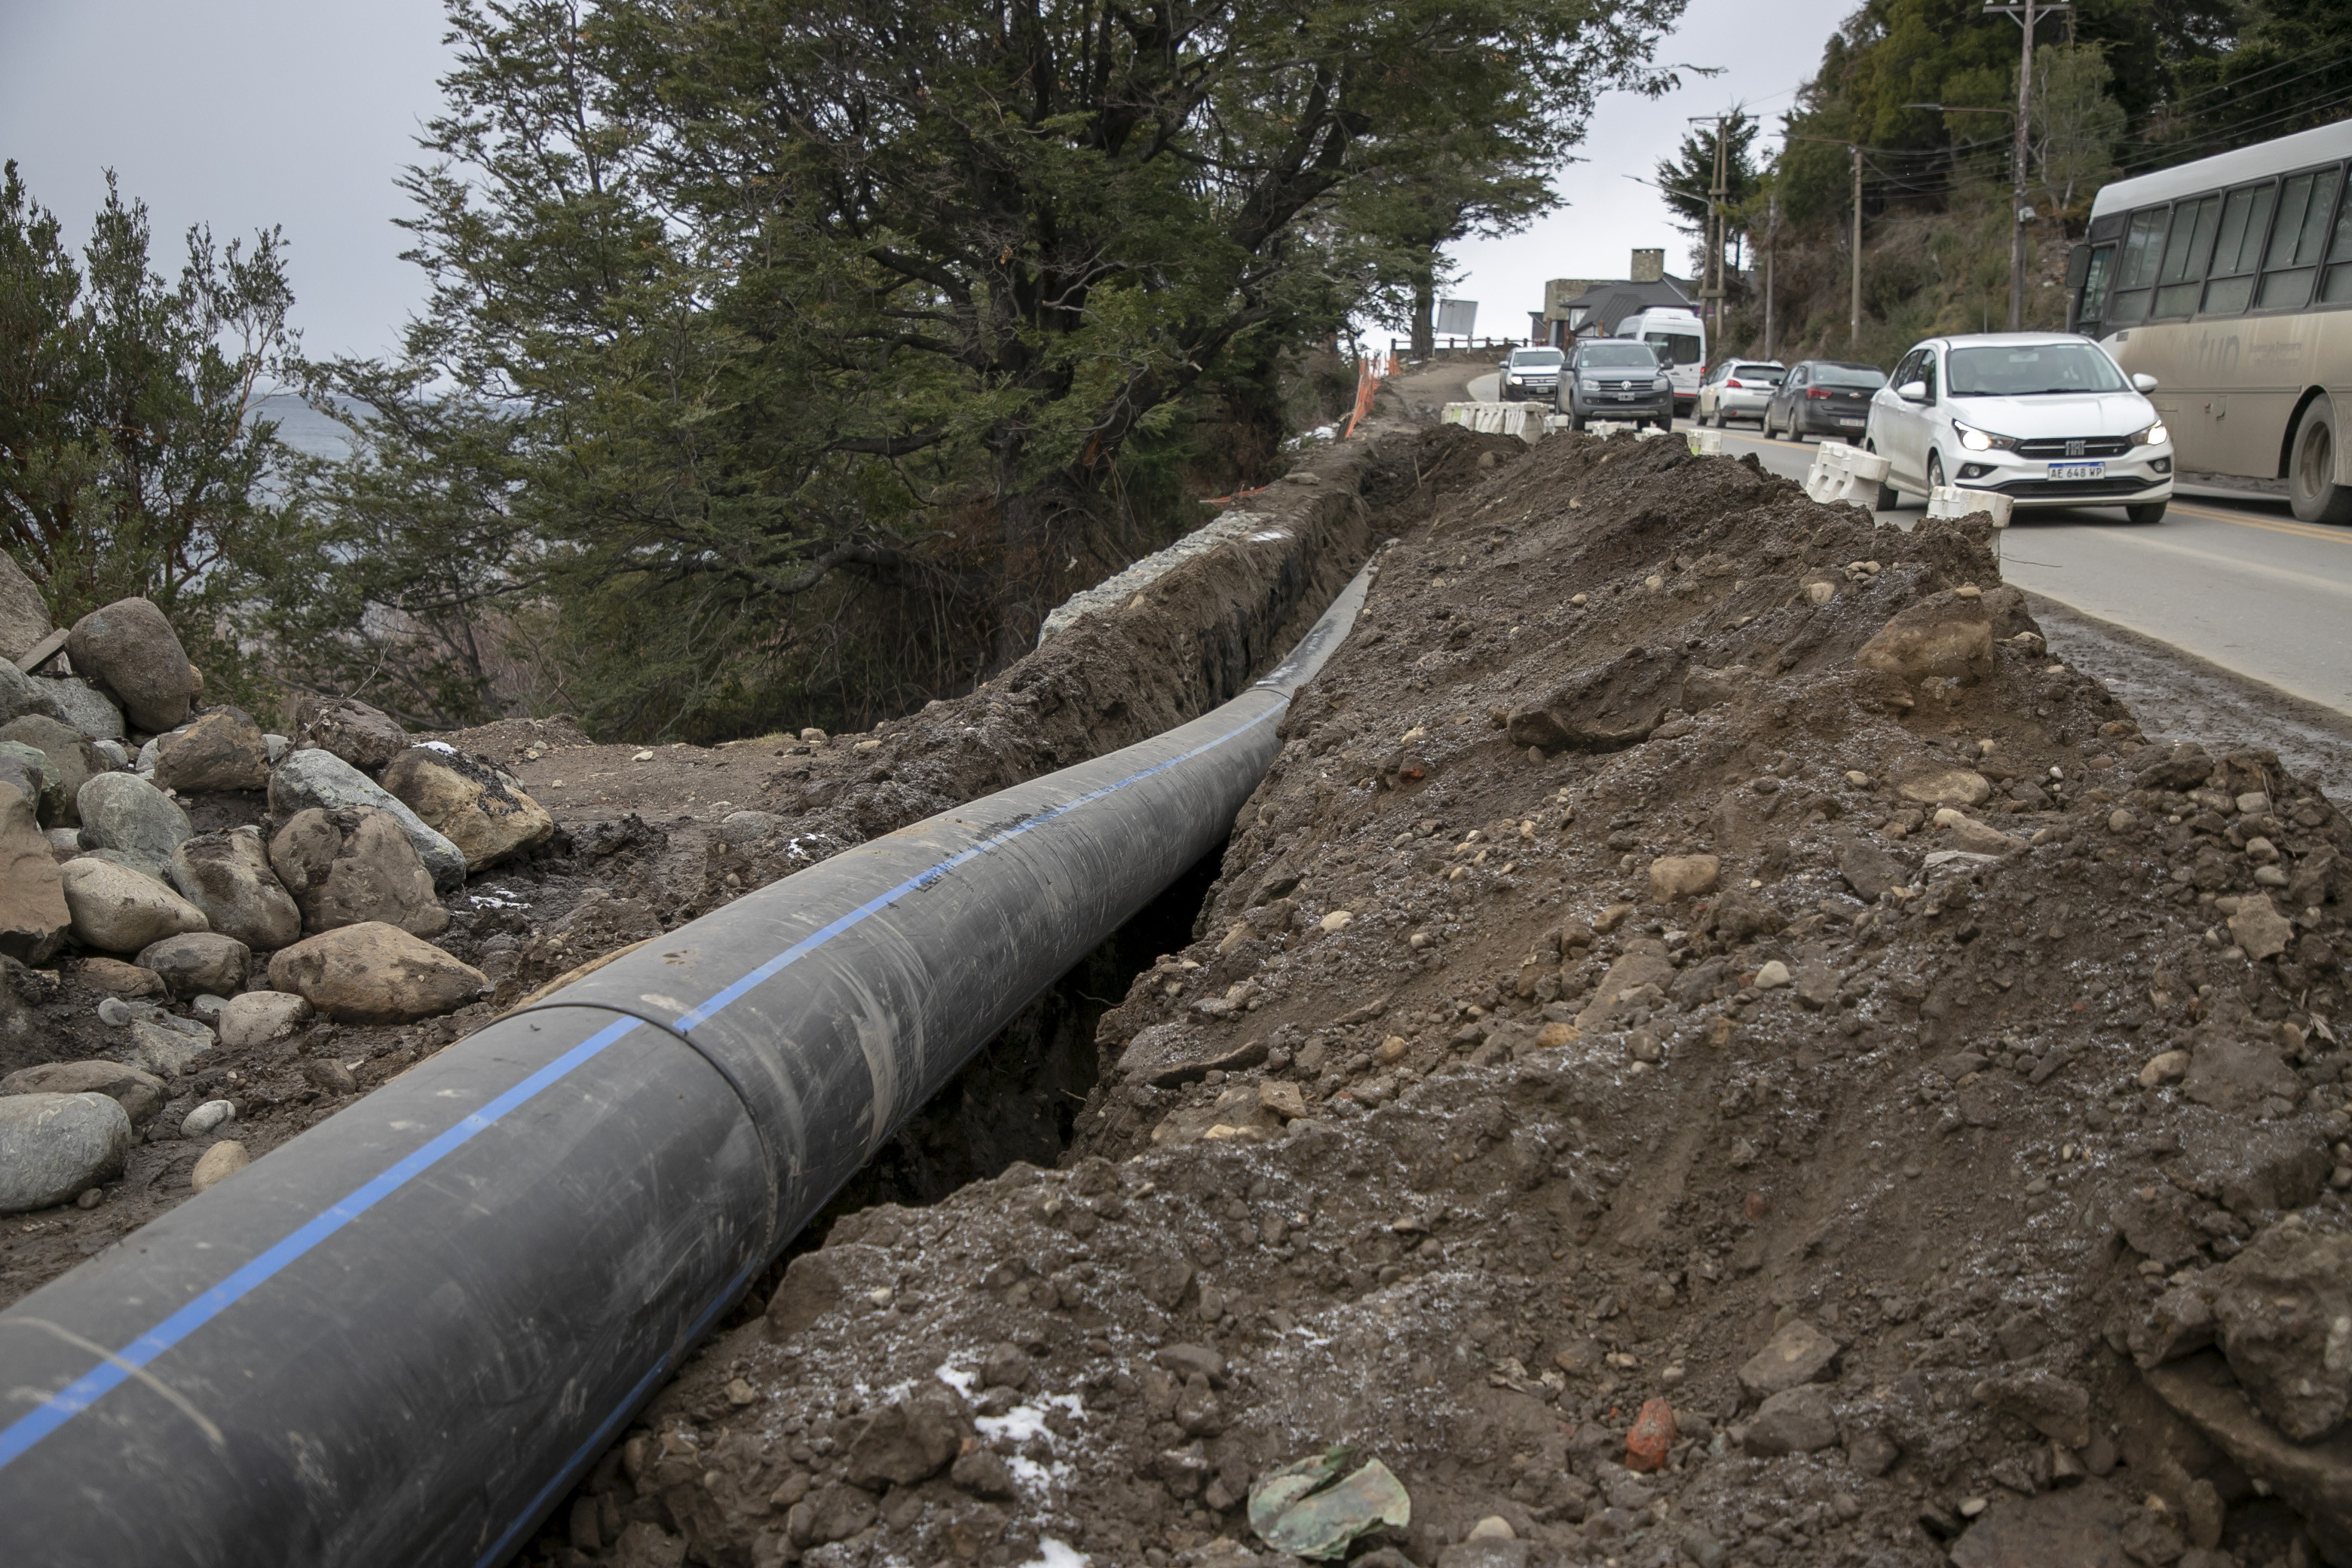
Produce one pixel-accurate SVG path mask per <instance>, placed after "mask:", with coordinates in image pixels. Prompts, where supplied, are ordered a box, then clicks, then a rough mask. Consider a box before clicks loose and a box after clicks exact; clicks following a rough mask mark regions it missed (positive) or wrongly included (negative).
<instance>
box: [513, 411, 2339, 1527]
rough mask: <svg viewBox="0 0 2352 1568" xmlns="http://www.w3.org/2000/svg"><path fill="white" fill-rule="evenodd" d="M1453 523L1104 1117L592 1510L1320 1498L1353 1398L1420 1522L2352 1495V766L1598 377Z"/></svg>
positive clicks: (753, 1343)
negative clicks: (1832, 503)
mask: <svg viewBox="0 0 2352 1568" xmlns="http://www.w3.org/2000/svg"><path fill="white" fill-rule="evenodd" d="M1402 533H1403V535H1404V537H1403V539H1402V542H1401V543H1399V544H1398V545H1396V546H1395V547H1394V548H1393V549H1391V551H1390V552H1389V554H1388V556H1387V558H1386V562H1385V564H1384V567H1383V571H1382V574H1381V579H1380V582H1379V584H1378V585H1377V587H1376V588H1375V591H1374V593H1373V595H1372V597H1371V600H1370V605H1368V608H1367V612H1366V615H1365V616H1364V617H1363V619H1362V620H1361V621H1360V623H1359V626H1358V628H1357V630H1356V632H1355V634H1354V636H1353V637H1351V638H1350V639H1349V643H1348V645H1347V646H1346V647H1345V648H1343V650H1342V651H1341V652H1340V654H1339V656H1338V657H1337V658H1335V659H1334V660H1333V661H1332V663H1331V664H1330V665H1329V666H1328V667H1327V668H1326V669H1325V671H1324V672H1323V674H1322V676H1321V677H1320V678H1319V679H1318V681H1317V682H1316V683H1315V685H1314V686H1313V687H1311V688H1310V689H1308V691H1307V692H1306V693H1305V694H1304V695H1303V696H1302V697H1301V699H1300V700H1299V701H1298V703H1297V705H1296V706H1295V708H1294V710H1292V712H1291V714H1290V715H1289V717H1288V719H1287V720H1286V728H1285V735H1286V742H1287V744H1286V748H1285V750H1284V752H1283V753H1282V756H1281V759H1280V761H1279V762H1278V763H1277V764H1276V767H1275V769H1274V770H1273V771H1272V773H1270V774H1269V776H1268V778H1267V779H1266V781H1265V784H1264V786H1263V788H1262V789H1261V790H1260V791H1259V792H1258V794H1257V795H1256V796H1255V798H1254V799H1253V800H1252V801H1251V802H1250V803H1249V805H1247V806H1246V807H1245V808H1244V811H1243V813H1242V815H1241V817H1240V819H1239V821H1238V822H1237V824H1236V832H1235V834H1234V838H1233V840H1232V842H1231V844H1230V846H1229V848H1228V851H1227V854H1226V856H1225V858H1224V862H1223V868H1222V875H1221V878H1220V879H1219V881H1218V882H1217V884H1216V886H1215V887H1214V889H1213V890H1212V891H1211V893H1210V895H1209V896H1208V898H1207V899H1206V900H1205V901H1204V903H1203V905H1202V912H1201V915H1200V919H1199V922H1198V924H1197V926H1196V927H1195V930H1194V932H1193V936H1194V940H1193V941H1192V942H1191V943H1190V944H1189V945H1188V946H1185V947H1184V948H1183V949H1182V950H1181V951H1179V952H1170V953H1168V954H1167V955H1166V956H1165V957H1163V958H1161V959H1160V961H1159V962H1158V963H1156V964H1154V965H1153V966H1152V967H1151V968H1150V970H1149V971H1148V972H1146V973H1143V974H1142V975H1140V976H1139V977H1138V978H1137V980H1136V981H1135V983H1134V984H1133V985H1132V986H1131V987H1130V988H1129V991H1128V993H1127V994H1126V996H1125V997H1124V999H1123V1000H1122V1001H1120V1003H1119V1005H1118V1006H1117V1007H1116V1008H1115V1009H1112V1010H1111V1011H1109V1012H1108V1013H1107V1014H1106V1015H1105V1016H1103V1019H1102V1022H1101V1025H1100V1026H1099V1030H1098V1034H1097V1040H1098V1043H1099V1047H1100V1050H1101V1055H1102V1075H1101V1079H1100V1081H1099V1083H1098V1084H1097V1086H1096V1087H1095V1089H1093V1091H1092V1093H1091V1094H1090V1095H1089V1097H1088V1099H1087V1103H1086V1106H1085V1108H1084V1110H1081V1111H1080V1112H1079V1113H1078V1116H1077V1121H1076V1125H1077V1128H1078V1139H1077V1142H1076V1147H1075V1148H1074V1149H1072V1150H1071V1151H1070V1152H1069V1153H1068V1154H1067V1155H1066V1157H1065V1160H1064V1168H1062V1169H1060V1170H1055V1171H1039V1170H1035V1169H1033V1168H1030V1167H1027V1166H1021V1167H1016V1168H1015V1169H1013V1171H1011V1172H1010V1173H1006V1174H1004V1175H1003V1176H1000V1177H998V1178H996V1179H995V1180H992V1181H990V1182H986V1183H982V1184H976V1185H973V1186H971V1187H969V1188H966V1189H965V1190H963V1191H961V1192H960V1193H958V1194H956V1195H954V1196H953V1197H951V1198H950V1199H948V1200H947V1201H945V1202H943V1203H940V1204H939V1205H934V1206H932V1207H929V1208H924V1209H902V1208H894V1207H889V1206H882V1207H877V1208H874V1209H870V1210H867V1211H866V1212H864V1213H862V1214H859V1215H853V1216H851V1217H850V1218H848V1219H846V1220H844V1221H843V1222H842V1223H840V1224H839V1225H837V1226H835V1228H834V1230H833V1232H832V1234H831V1235H830V1236H829V1237H828V1238H827V1242H826V1245H825V1246H824V1247H823V1248H822V1249H821V1250H818V1251H815V1252H812V1253H809V1254H806V1255H804V1256H803V1258H800V1259H798V1260H797V1261H796V1262H795V1263H794V1265H793V1268H792V1270H791V1271H790V1273H789V1274H788V1275H787V1277H786V1279H785V1281H784V1283H783V1285H782V1288H780V1289H778V1290H777V1292H776V1293H775V1297H774V1300H772V1303H771V1304H770V1306H769V1310H768V1316H767V1319H766V1321H764V1322H760V1323H753V1324H749V1325H746V1326H744V1327H741V1328H739V1329H737V1330H735V1331H731V1332H730V1333H728V1334H726V1335H723V1336H721V1337H720V1338H719V1339H718V1340H716V1341H714V1342H712V1343H711V1344H710V1345H709V1346H708V1347H707V1348H706V1349H705V1350H704V1351H703V1352H701V1353H700V1354H699V1355H698V1357H697V1358H696V1359H695V1361H694V1363H692V1365H691V1366H690V1367H689V1369H688V1372H687V1373H685V1374H684V1375H682V1376H681V1378H680V1379H679V1380H678V1382H677V1384H674V1385H673V1386H672V1387H671V1388H670V1389H669V1390H668V1391H667V1393H665V1394H663V1395H662V1396H661V1398H660V1399H659V1400H658V1401H657V1402H656V1405H655V1406H654V1408H653V1409H652V1410H651V1411H650V1412H649V1413H648V1415H646V1418H645V1419H644V1420H643V1421H642V1422H641V1424H640V1425H639V1426H638V1427H637V1428H636V1429H635V1431H634V1432H633V1433H632V1434H631V1436H629V1437H628V1439H627V1440H626V1441H625V1443H624V1444H623V1445H621V1446H620V1447H618V1448H617V1449H616V1450H615V1451H614V1453H613V1454H612V1455H610V1456H608V1457H607V1458H605V1460H604V1462H603V1463H602V1464H600V1465H599V1466H598V1468H597V1469H596V1471H595V1473H594V1475H593V1478H592V1479H591V1480H590V1481H589V1482H588V1483H587V1485H586V1486H584V1487H583V1489H582V1490H581V1491H580V1492H579V1493H578V1494H577V1495H576V1496H575V1497H574V1499H572V1500H571V1501H570V1502H569V1503H568V1504H567V1505H566V1507H565V1508H564V1510H562V1511H561V1512H560V1513H559V1515H558V1520H557V1524H556V1528H555V1529H554V1531H551V1533H550V1534H549V1535H548V1536H547V1537H545V1538H543V1539H542V1540H541V1542H539V1543H538V1545H536V1546H535V1547H534V1548H533V1554H534V1556H535V1558H536V1559H537V1560H541V1561H558V1560H561V1561H576V1560H577V1559H578V1558H579V1557H582V1556H586V1557H589V1558H591V1559H593V1560H595V1561H614V1562H628V1563H639V1562H644V1563H654V1562H667V1563H674V1562H677V1561H679V1560H680V1559H681V1557H683V1558H685V1559H687V1560H690V1561H694V1562H698V1563H714V1564H716V1563H726V1564H735V1563H753V1564H761V1565H764V1564H769V1563H791V1562H801V1563H814V1564H825V1565H833V1564H850V1563H958V1562H965V1561H977V1562H980V1563H992V1564H1010V1563H1033V1562H1044V1563H1070V1562H1074V1561H1076V1556H1074V1555H1073V1553H1084V1554H1086V1555H1087V1557H1089V1558H1090V1559H1091V1560H1092V1561H1093V1562H1095V1563H1100V1564H1109V1563H1118V1564H1129V1563H1148V1564H1152V1565H1154V1568H1164V1565H1165V1564H1169V1563H1184V1564H1228V1563H1244V1562H1259V1563H1265V1562H1269V1561H1289V1559H1286V1558H1281V1557H1278V1556H1275V1555H1273V1554H1271V1553H1270V1552H1268V1551H1267V1549H1266V1548H1265V1546H1264V1544H1263V1542H1261V1541H1260V1540H1259V1539H1258V1538H1257V1537H1256V1536H1255V1535H1254V1534H1253V1531H1252V1530H1251V1527H1250V1524H1249V1522H1248V1521H1247V1518H1246V1514H1247V1511H1248V1510H1247V1509H1246V1508H1245V1506H1244V1504H1245V1500H1246V1499H1247V1497H1248V1494H1249V1491H1250V1489H1251V1487H1252V1485H1253V1483H1255V1482H1256V1481H1259V1480H1262V1479H1265V1477H1267V1476H1268V1475H1269V1474H1270V1473H1271V1472H1273V1471H1275V1470H1276V1469H1278V1468H1282V1467H1285V1466H1287V1465H1290V1464H1292V1463H1294V1462H1295V1461H1297V1460H1300V1459H1304V1458H1311V1457H1313V1456H1316V1455H1318V1454H1320V1453H1321V1452H1322V1451H1323V1450H1324V1449H1325V1447H1327V1446H1328V1445H1331V1444H1347V1445H1351V1446H1352V1447H1354V1449H1355V1450H1357V1452H1358V1454H1359V1455H1360V1456H1362V1457H1370V1458H1379V1459H1380V1460H1381V1461H1382V1462H1383V1463H1384V1464H1385V1465H1386V1466H1387V1467H1388V1468H1389V1469H1390V1470H1391V1471H1393V1473H1394V1474H1395V1476H1396V1477H1397V1478H1398V1479H1401V1480H1402V1483H1403V1485H1404V1487H1405V1489H1406V1490H1407V1491H1408V1492H1409V1493H1410V1495H1411V1499H1412V1510H1411V1522H1410V1523H1408V1524H1402V1525H1393V1526H1391V1527H1390V1528H1388V1529H1387V1530H1386V1531H1378V1530H1375V1531H1371V1532H1370V1533H1368V1534H1366V1535H1364V1536H1363V1537H1361V1538H1360V1541H1359V1542H1358V1543H1357V1545H1356V1547H1355V1548H1354V1551H1355V1552H1356V1553H1357V1556H1358V1560H1359V1561H1360V1562H1364V1563H1382V1564H1388V1565H1393V1564H1394V1563H1397V1562H1399V1561H1406V1562H1410V1563H1415V1564H1420V1565H1422V1568H1431V1565H1433V1564H1434V1565H1439V1568H1471V1565H1476V1564H1493V1563H1510V1564H1551V1563H1559V1564H1568V1563H1577V1564H1584V1563H1591V1564H1600V1563H1612V1562H1613V1563H1675V1562H1682V1561H1688V1562H1693V1563H1699V1564H1702V1565H1703V1568H1717V1564H1723V1563H1734V1564H1738V1563H1753V1564H1760V1565H1763V1568H1771V1565H1773V1564H1776V1563H1917V1564H1927V1563H1941V1562H1944V1561H1946V1560H1947V1554H1948V1553H1949V1558H1950V1560H1951V1561H1955V1562H1958V1563H1971V1564H1973V1563H2056V1562H2081V1563H2116V1564H2122V1563H2127V1562H2131V1563H2159V1564H2170V1563H2186V1564H2189V1565H2190V1568H2215V1565H2216V1564H2219V1563H2242V1564H2246V1565H2249V1568H2254V1565H2264V1568H2266V1565H2268V1564H2271V1563H2287V1562H2308V1561H2311V1560H2312V1558H2313V1556H2314V1555H2315V1554H2316V1555H2318V1556H2319V1557H2321V1558H2322V1559H2323V1560H2326V1561H2329V1562H2333V1563H2345V1562H2352V1557H2347V1555H2346V1551H2347V1537H2346V1535H2345V1533H2344V1532H2345V1531H2346V1529H2347V1512H2352V1504H2347V1499H2352V1460H2347V1457H2346V1448H2347V1445H2352V1437H2347V1427H2346V1426H2345V1425H2344V1424H2343V1415H2344V1406H2345V1401H2346V1392H2347V1390H2346V1385H2345V1377H2344V1373H2343V1367H2342V1363H2343V1358H2342V1357H2341V1356H2340V1355H2338V1354H2336V1349H2335V1348H2334V1347H2335V1346H2336V1338H2334V1337H2331V1336H2335V1335H2336V1333H2337V1326H2338V1324H2339V1320H2340V1310H2339V1306H2338V1305H2337V1304H2338V1303H2339V1302H2341V1300H2342V1289H2343V1287H2342V1281H2341V1279H2340V1268H2339V1267H2338V1260H2339V1259H2340V1258H2341V1257H2342V1256H2343V1248H2344V1247H2345V1245H2346V1244H2345V1242H2344V1241H2343V1239H2342V1237H2343V1235H2344V1233H2345V1231H2346V1229H2347V1226H2346V1214H2345V1203H2344V1196H2343V1193H2344V1189H2345V1188H2346V1187H2347V1186H2352V1169H2346V1168H2345V1167H2346V1166H2347V1164H2352V1150H2347V1148H2346V1146H2345V1145H2344V1143H2343V1142H2342V1140H2344V1139H2345V1137H2346V1135H2347V1127H2352V1119H2347V1115H2346V1112H2345V1110H2344V1109H2343V1108H2344V1103H2345V1086H2344V1085H2343V1084H2342V1082H2341V1081H2340V1078H2341V1068H2342V1066H2343V1062H2344V1057H2343V1055H2342V1054H2341V1053H2339V1052H2338V1051H2337V1049H2336V1032H2335V1027H2334V1025H2333V1019H2334V1018H2335V1017H2336V1015H2337V1010H2338V1007H2339V1005H2340V1002H2341V999H2342V985H2343V981H2342V976H2341V972H2340V965H2339V962H2338V946H2339V944H2340V943H2341V942H2344V941H2345V940H2346V938H2345V937H2344V935H2343V933H2342V921H2343V916H2344V913H2345V905H2344V903H2343V901H2342V900H2341V899H2340V898H2339V887H2338V884H2339V881H2340V880H2341V879H2340V876H2339V865H2340V861H2339V856H2340V855H2341V854H2342V853H2343V851H2344V847H2345V845H2346V843H2347V835H2352V825H2347V823H2346V821H2345V819H2344V818H2343V817H2342V816H2340V815H2339V814H2338V813H2337V812H2336V810H2335V808H2334V807H2333V806H2331V805H2329V804H2328V803H2327V802H2326V799H2325V798H2324V797H2322V796H2321V795H2319V794H2318V792H2317V791H2316V790H2315V789H2314V788H2313V787H2311V786H2310V785H2309V784H2307V783H2306V782H2305V781H2304V780H2301V779H2299V778H2297V777H2295V776H2294V775H2292V774H2290V773H2286V772H2285V771H2284V770H2283V769H2281V768H2280V767H2279V766H2278V764H2277V763H2276V760H2275V758H2274V757H2273V756H2271V755H2269V754H2268V753H2264V752H2257V751H2246V752H2231V753H2229V754H2225V755H2210V754H2207V753H2206V752H2202V751H2200V750H2198V749H2197V748H2196V747H2194V746H2193V745H2190V744H2186V743H2180V744H2176V743H2174V742H2167V741H2158V740H2154V739H2151V738H2149V737H2147V736H2144V735H2142V734H2141V733H2140V732H2139V731H2138V730H2137V727H2136V726H2135V724H2134V722H2133V721H2132V719H2131V716H2130V715H2129V714H2128V713H2127V712H2126V711H2125V710H2124V709H2123V708H2122V706H2121V705H2120V704H2119V703H2117V702H2116V700H2115V699H2114V697H2113V696H2112V695H2111V694H2110V693H2109V692H2108V691H2106V690H2105V689H2104V688H2103V687H2102V686H2101V685H2100V683H2099V682H2098V681H2096V680H2095V679H2089V678H2087V677H2085V676H2084V675H2082V674H2080V673H2079V672H2077V671H2074V670H2073V669H2070V668H2066V667H2065V666H2064V665H2063V663H2060V662H2056V661H2053V659H2052V658H2050V657H2049V656H2048V654H2047V652H2046V650H2045V649H2044V647H2043V646H2042V637H2041V636H2040V633H2039V631H2038V629H2037V628H2036V627H2035V626H2034V625H2033V623H2032V619H2031V617H2030V616H2028V615H2027V614H2026V613H2025V609H2024V606H2023V605H2022V602H2021V599H2020V598H2019V596H2017V595H2015V594H2014V593H2013V592H2012V591H2011V590H2009V589H2006V588H2004V587H2002V586H2001V585H2000V581H1999V575H1998V572H1997V569H1996V567H1995V564H1994V562H1993V559H1992V557H1991V555H1990V552H1989V550H1988V543H1989V539H1988V536H1987V534H1986V533H1985V532H1983V531H1981V530H1979V529H1975V528H1971V527H1969V526H1965V525H1964V526H1957V527H1956V526H1949V525H1940V524H1932V523H1930V524H1924V525H1922V527H1921V528H1920V529H1919V530H1918V531H1915V532H1911V533H1904V532H1901V531H1895V530H1893V529H1880V530H1874V529H1873V528H1872V527H1871V526H1870V524H1869V521H1868V520H1867V517H1866V514H1863V513H1860V512H1856V511H1853V510H1844V509H1830V508H1822V507H1819V506H1816V505H1814V504H1812V503H1811V502H1810V501H1808V500H1805V499H1804V497H1803V496H1802V495H1801V493H1800V492H1799V491H1798V490H1797V489H1795V488H1794V487H1793V486H1790V485H1789V484H1786V483H1784V482H1782V481H1780V480H1777V479H1771V478H1769V477H1767V476H1765V475H1763V474H1762V473H1760V472H1759V471H1757V469H1756V468H1754V467H1753V465H1752V464H1744V463H1738V462H1733V461H1730V460H1727V459H1720V458H1705V459H1702V458H1691V457H1689V456H1688V455H1687V454H1686V453H1685V452H1684V451H1683V450H1682V449H1681V448H1680V446H1679V444H1677V443H1671V442H1667V441H1656V442H1647V443H1637V442H1634V441H1632V440H1629V439H1623V438H1619V439H1613V440H1608V441H1602V440H1599V439H1594V438H1587V437H1554V438H1552V439H1551V440H1549V441H1547V442H1546V443H1544V444H1543V445H1542V446H1540V447H1537V448H1535V449H1534V450H1533V451H1532V452H1531V453H1529V454H1528V455H1527V456H1525V457H1523V458H1513V457H1511V456H1509V455H1508V454H1504V455H1501V456H1498V458H1497V459H1496V471H1494V472H1492V473H1489V474H1486V476H1485V477H1484V479H1482V480H1481V482H1479V483H1477V484H1476V485H1475V486H1474V487H1472V488H1470V489H1466V490H1464V491H1462V492H1461V493H1459V494H1456V495H1454V496H1451V497H1448V498H1444V499H1442V500H1439V501H1438V503H1437V504H1436V506H1435V507H1434V508H1433V510H1432V512H1431V514H1430V515H1429V517H1428V518H1427V520H1426V521H1423V522H1421V523H1419V524H1417V525H1415V526H1413V527H1412V528H1410V529H1407V530H1402ZM1049 651H1050V649H1049ZM1068 679H1070V680H1071V681H1072V683H1073V684H1072V685H1070V686H1067V687H1064V688H1062V689H1063V690H1064V691H1065V693H1066V696H1065V698H1064V700H1065V701H1070V700H1074V698H1075V694H1076V692H1079V691H1083V689H1085V686H1084V680H1083V679H1081V678H1080V677H1079V676H1078V675H1077V674H1076V672H1074V673H1073V674H1072V675H1071V676H1070V677H1069V678H1068ZM1351 1462H1352V1461H1351ZM1482 1521H1483V1522H1482ZM1383 1552H1386V1553H1390V1554H1389V1555H1382V1553H1383Z"/></svg>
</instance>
